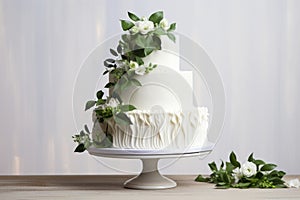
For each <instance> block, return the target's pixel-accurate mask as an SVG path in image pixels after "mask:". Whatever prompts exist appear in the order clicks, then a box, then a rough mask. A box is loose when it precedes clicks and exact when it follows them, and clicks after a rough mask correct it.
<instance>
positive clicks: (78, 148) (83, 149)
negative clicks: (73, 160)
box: [74, 144, 86, 153]
mask: <svg viewBox="0 0 300 200" xmlns="http://www.w3.org/2000/svg"><path fill="white" fill-rule="evenodd" d="M85 150H86V148H85V147H84V144H79V145H78V146H77V147H76V149H75V150H74V152H78V153H81V152H84V151H85Z"/></svg>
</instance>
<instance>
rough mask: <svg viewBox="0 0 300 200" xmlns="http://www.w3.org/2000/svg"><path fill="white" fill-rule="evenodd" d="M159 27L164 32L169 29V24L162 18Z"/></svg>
mask: <svg viewBox="0 0 300 200" xmlns="http://www.w3.org/2000/svg"><path fill="white" fill-rule="evenodd" d="M159 26H160V27H161V28H163V29H164V30H168V29H169V28H170V26H169V22H168V20H167V19H166V18H163V19H162V20H161V21H160V22H159Z"/></svg>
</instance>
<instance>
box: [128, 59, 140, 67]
mask: <svg viewBox="0 0 300 200" xmlns="http://www.w3.org/2000/svg"><path fill="white" fill-rule="evenodd" d="M138 67H139V64H138V63H137V62H134V61H132V60H131V61H130V62H129V68H130V69H136V68H138Z"/></svg>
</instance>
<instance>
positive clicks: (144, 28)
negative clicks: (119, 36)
mask: <svg viewBox="0 0 300 200" xmlns="http://www.w3.org/2000/svg"><path fill="white" fill-rule="evenodd" d="M135 26H136V27H137V29H138V30H139V32H140V33H141V34H147V33H148V32H150V31H152V30H154V24H153V22H152V21H149V20H147V19H145V20H143V21H137V22H136V23H135Z"/></svg>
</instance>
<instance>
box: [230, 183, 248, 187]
mask: <svg viewBox="0 0 300 200" xmlns="http://www.w3.org/2000/svg"><path fill="white" fill-rule="evenodd" d="M250 185H251V182H247V183H237V184H234V185H233V187H235V188H248V187H250Z"/></svg>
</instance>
